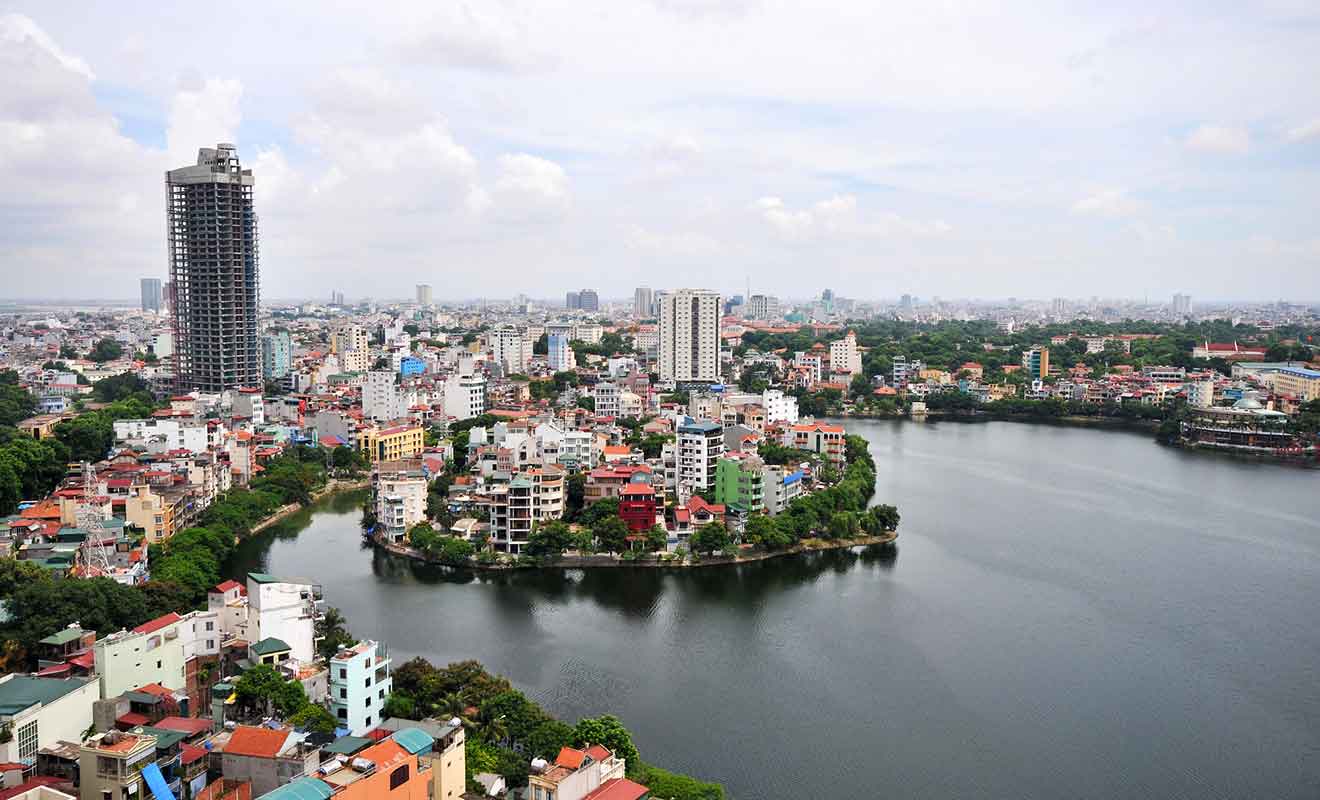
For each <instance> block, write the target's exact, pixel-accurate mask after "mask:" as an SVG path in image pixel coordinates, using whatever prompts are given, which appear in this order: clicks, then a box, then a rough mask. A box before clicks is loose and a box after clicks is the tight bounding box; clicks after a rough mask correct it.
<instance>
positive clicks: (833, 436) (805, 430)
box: [783, 422, 847, 469]
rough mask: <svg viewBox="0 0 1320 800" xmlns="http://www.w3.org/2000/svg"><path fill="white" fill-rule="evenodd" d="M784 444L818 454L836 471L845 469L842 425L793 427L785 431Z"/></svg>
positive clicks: (817, 424)
mask: <svg viewBox="0 0 1320 800" xmlns="http://www.w3.org/2000/svg"><path fill="white" fill-rule="evenodd" d="M783 443H784V446H785V447H792V448H794V449H796V450H807V451H810V452H812V453H818V454H820V455H822V456H824V457H825V462H826V463H827V464H829V465H830V466H832V467H834V468H836V469H843V467H844V465H845V463H846V460H847V458H846V442H845V441H844V430H843V426H842V425H828V424H826V423H824V422H807V423H799V424H797V425H791V426H789V427H788V428H787V429H786V430H785V431H784V442H783Z"/></svg>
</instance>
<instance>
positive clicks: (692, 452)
mask: <svg viewBox="0 0 1320 800" xmlns="http://www.w3.org/2000/svg"><path fill="white" fill-rule="evenodd" d="M675 444H676V447H677V451H678V452H677V461H676V467H677V476H676V477H677V481H678V483H681V484H685V485H686V486H687V487H688V488H690V489H693V490H696V491H701V490H704V489H712V488H714V487H715V468H716V465H717V463H718V462H719V460H720V456H722V455H724V426H723V425H721V424H719V423H718V422H709V421H701V422H687V423H684V424H682V425H679V426H678V429H677V436H676V440H675Z"/></svg>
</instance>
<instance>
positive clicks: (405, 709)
mask: <svg viewBox="0 0 1320 800" xmlns="http://www.w3.org/2000/svg"><path fill="white" fill-rule="evenodd" d="M380 713H381V716H383V717H386V718H389V717H393V718H395V719H417V703H416V701H414V700H413V699H412V697H410V696H408V695H406V694H404V693H402V692H390V696H389V697H386V698H385V705H384V706H383V707H382V708H381V711H380Z"/></svg>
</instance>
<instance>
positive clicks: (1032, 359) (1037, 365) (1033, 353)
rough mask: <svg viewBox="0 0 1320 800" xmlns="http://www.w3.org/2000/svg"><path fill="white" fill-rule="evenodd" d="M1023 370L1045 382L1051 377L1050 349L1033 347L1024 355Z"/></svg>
mask: <svg viewBox="0 0 1320 800" xmlns="http://www.w3.org/2000/svg"><path fill="white" fill-rule="evenodd" d="M1022 369H1023V370H1024V371H1025V372H1026V373H1027V375H1028V376H1030V377H1032V378H1037V379H1039V380H1045V379H1046V378H1048V377H1049V376H1050V349H1049V348H1048V347H1033V348H1031V349H1030V350H1026V351H1024V352H1023V353H1022Z"/></svg>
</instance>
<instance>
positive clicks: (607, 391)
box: [593, 383, 619, 417]
mask: <svg viewBox="0 0 1320 800" xmlns="http://www.w3.org/2000/svg"><path fill="white" fill-rule="evenodd" d="M593 394H594V395H595V398H596V416H599V417H617V416H619V387H618V386H616V385H614V384H612V383H598V384H596V389H595V391H594V392H593Z"/></svg>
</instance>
